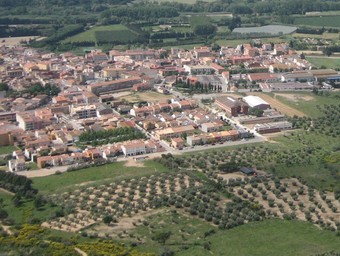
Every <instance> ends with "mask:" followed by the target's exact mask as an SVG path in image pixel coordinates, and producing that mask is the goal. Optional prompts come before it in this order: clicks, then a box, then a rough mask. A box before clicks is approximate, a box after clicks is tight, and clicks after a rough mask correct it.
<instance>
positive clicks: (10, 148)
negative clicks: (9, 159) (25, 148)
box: [0, 146, 18, 155]
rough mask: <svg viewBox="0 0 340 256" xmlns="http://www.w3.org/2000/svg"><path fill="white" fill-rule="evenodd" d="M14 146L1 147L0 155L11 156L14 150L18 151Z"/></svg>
mask: <svg viewBox="0 0 340 256" xmlns="http://www.w3.org/2000/svg"><path fill="white" fill-rule="evenodd" d="M17 149H18V148H17V147H14V146H2V147H0V155H5V154H11V153H12V152H13V151H14V150H17Z"/></svg>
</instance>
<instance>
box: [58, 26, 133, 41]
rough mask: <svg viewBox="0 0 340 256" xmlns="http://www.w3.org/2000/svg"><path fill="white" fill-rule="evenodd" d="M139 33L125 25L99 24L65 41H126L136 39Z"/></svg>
mask: <svg viewBox="0 0 340 256" xmlns="http://www.w3.org/2000/svg"><path fill="white" fill-rule="evenodd" d="M137 36H138V34H137V33H136V32H134V31H131V30H130V29H128V28H127V27H126V26H124V25H110V26H98V27H93V28H91V29H89V30H87V31H85V32H82V33H79V34H78V35H75V36H72V37H69V38H67V39H65V40H64V41H63V42H64V43H67V42H82V41H92V42H98V41H118V40H119V41H124V42H128V41H130V40H134V39H136V38H137Z"/></svg>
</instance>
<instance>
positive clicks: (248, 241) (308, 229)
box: [129, 210, 340, 256]
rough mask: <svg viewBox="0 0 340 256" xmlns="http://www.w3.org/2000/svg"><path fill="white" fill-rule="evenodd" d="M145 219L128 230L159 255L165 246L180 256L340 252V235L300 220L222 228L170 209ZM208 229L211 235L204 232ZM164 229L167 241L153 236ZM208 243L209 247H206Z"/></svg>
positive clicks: (140, 247)
mask: <svg viewBox="0 0 340 256" xmlns="http://www.w3.org/2000/svg"><path fill="white" fill-rule="evenodd" d="M146 221H147V223H148V225H147V226H145V225H140V226H138V227H137V228H135V229H133V230H131V231H130V232H129V233H132V234H133V235H134V236H135V237H137V238H143V241H145V242H146V243H143V244H141V245H140V246H139V247H138V249H140V250H143V251H148V252H154V253H156V255H160V254H161V253H162V252H164V251H165V250H166V249H165V248H167V250H171V251H173V252H175V255H179V256H192V255H195V256H201V255H202V256H206V255H233V256H243V255H245V256H248V255H254V256H255V255H259V256H266V255H268V256H269V255H270V256H272V255H275V256H280V255H282V256H290V255H291V256H299V255H301V256H305V255H315V254H317V253H324V252H329V251H332V250H334V251H336V252H340V237H337V236H336V235H335V233H334V232H331V231H325V230H320V229H319V228H317V227H315V226H314V225H312V224H310V223H307V222H301V221H284V220H279V219H269V220H265V221H262V222H253V223H248V224H245V225H242V226H239V227H236V228H233V229H231V230H219V229H217V228H216V227H214V226H212V225H210V224H208V223H206V222H205V221H203V220H200V219H198V218H193V217H189V216H184V215H182V214H181V213H179V214H178V213H174V212H171V211H170V210H165V211H164V212H161V213H158V214H155V215H152V216H150V217H147V218H146ZM209 231H210V235H207V236H205V235H204V234H205V233H206V232H207V233H209ZM161 232H171V236H170V238H169V239H168V240H167V241H166V242H165V244H164V245H162V244H160V243H159V242H157V241H155V240H154V239H152V238H153V237H155V235H157V234H159V233H161ZM207 233H206V234H207ZM209 244H210V251H208V250H207V245H209Z"/></svg>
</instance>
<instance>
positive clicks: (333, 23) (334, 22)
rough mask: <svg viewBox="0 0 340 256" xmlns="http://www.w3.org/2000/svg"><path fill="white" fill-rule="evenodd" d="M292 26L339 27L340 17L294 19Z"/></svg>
mask: <svg viewBox="0 0 340 256" xmlns="http://www.w3.org/2000/svg"><path fill="white" fill-rule="evenodd" d="M294 24H296V25H305V26H316V27H323V26H325V27H340V15H335V16H322V15H320V16H319V17H316V16H313V17H308V16H307V17H296V18H295V19H294Z"/></svg>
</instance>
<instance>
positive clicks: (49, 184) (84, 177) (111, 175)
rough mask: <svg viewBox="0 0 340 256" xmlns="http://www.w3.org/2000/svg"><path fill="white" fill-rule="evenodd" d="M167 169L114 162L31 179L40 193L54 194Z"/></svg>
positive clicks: (147, 163)
mask: <svg viewBox="0 0 340 256" xmlns="http://www.w3.org/2000/svg"><path fill="white" fill-rule="evenodd" d="M164 171H167V169H166V168H165V167H164V166H162V165H160V164H158V163H155V162H153V161H145V162H144V167H138V168H137V167H127V166H125V162H116V163H112V164H106V165H104V166H98V167H90V168H86V169H83V170H77V171H72V172H66V173H62V174H59V175H50V176H46V177H39V178H33V179H32V180H33V186H34V187H35V188H37V189H38V190H39V191H42V192H47V193H49V192H56V191H61V190H65V189H66V190H67V189H68V188H69V189H74V185H76V184H78V185H80V184H87V183H91V184H92V183H95V182H97V183H98V182H100V183H105V182H110V181H113V180H119V179H126V178H133V177H141V176H145V175H151V174H155V173H159V172H164Z"/></svg>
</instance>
